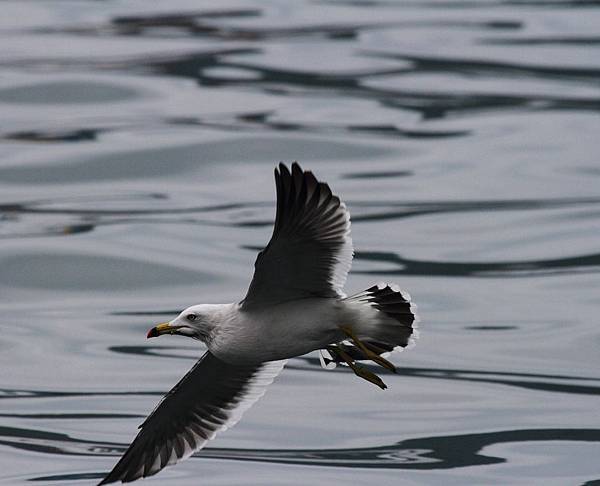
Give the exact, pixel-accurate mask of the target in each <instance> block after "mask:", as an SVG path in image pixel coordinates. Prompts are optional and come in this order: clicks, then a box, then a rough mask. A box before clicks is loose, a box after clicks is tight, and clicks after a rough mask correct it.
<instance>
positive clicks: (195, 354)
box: [108, 345, 206, 360]
mask: <svg viewBox="0 0 600 486" xmlns="http://www.w3.org/2000/svg"><path fill="white" fill-rule="evenodd" d="M108 350H109V351H112V352H113V353H119V354H130V355H137V356H155V357H158V358H171V359H173V358H174V359H187V360H189V359H200V356H201V355H202V354H203V353H204V352H205V351H206V349H205V348H204V347H202V346H200V345H199V346H195V347H189V346H183V347H181V346H178V347H176V346H148V345H142V346H110V347H109V348H108ZM171 350H176V351H175V352H169V351H171ZM182 351H183V352H186V351H189V352H190V353H191V354H192V356H190V355H184V354H182Z"/></svg>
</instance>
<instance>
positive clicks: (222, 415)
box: [100, 352, 285, 484]
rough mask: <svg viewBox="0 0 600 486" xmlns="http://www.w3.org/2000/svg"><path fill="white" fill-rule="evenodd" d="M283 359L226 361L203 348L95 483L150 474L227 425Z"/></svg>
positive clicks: (271, 377) (262, 388) (279, 367)
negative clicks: (246, 362) (242, 362)
mask: <svg viewBox="0 0 600 486" xmlns="http://www.w3.org/2000/svg"><path fill="white" fill-rule="evenodd" d="M284 365H285V361H272V362H269V363H262V364H258V365H245V366H238V365H230V364H227V363H225V362H223V361H221V360H219V359H218V358H216V357H215V356H213V355H212V354H211V353H209V352H207V353H206V354H205V355H204V356H203V357H202V358H201V359H200V360H199V361H198V362H197V363H196V364H195V365H194V367H193V368H192V369H191V370H190V371H189V372H188V373H187V374H186V375H185V376H184V377H183V378H182V379H181V381H180V382H179V383H177V385H175V387H173V389H172V390H171V391H170V392H169V393H167V395H165V397H164V398H163V399H162V401H161V402H160V403H159V404H158V406H157V407H156V408H155V410H154V411H153V412H152V413H151V414H150V415H149V416H148V418H146V420H145V421H144V422H143V423H142V425H140V429H141V430H140V432H139V433H138V435H137V437H136V438H135V439H134V441H133V442H132V443H131V445H130V446H129V448H128V449H127V451H126V452H125V454H123V457H121V459H120V460H119V462H118V463H117V464H116V466H115V467H114V468H113V470H112V471H111V472H110V473H109V474H108V475H107V476H106V477H105V478H104V479H103V480H102V482H101V483H100V484H109V483H114V482H116V481H122V482H124V483H126V482H130V481H135V480H136V479H139V478H142V477H147V476H152V475H153V474H156V473H157V472H158V471H160V470H161V469H163V468H164V467H166V466H170V465H172V464H175V463H176V462H178V461H179V460H182V459H185V458H186V457H189V456H190V455H192V454H193V453H194V451H197V450H198V449H201V448H202V447H204V445H205V444H206V442H208V440H210V439H212V438H213V437H214V436H215V435H216V434H217V432H219V431H221V430H225V429H227V428H229V427H232V426H233V425H234V424H235V423H236V422H237V421H238V420H239V419H240V418H241V416H242V414H243V413H244V411H246V410H247V409H248V408H250V406H251V405H252V404H253V403H254V402H256V400H258V399H259V398H260V397H261V396H262V395H263V394H264V393H265V391H266V388H267V386H268V385H269V384H270V383H271V382H272V381H273V380H274V378H275V376H277V375H278V374H279V372H280V371H281V370H282V369H283V366H284Z"/></svg>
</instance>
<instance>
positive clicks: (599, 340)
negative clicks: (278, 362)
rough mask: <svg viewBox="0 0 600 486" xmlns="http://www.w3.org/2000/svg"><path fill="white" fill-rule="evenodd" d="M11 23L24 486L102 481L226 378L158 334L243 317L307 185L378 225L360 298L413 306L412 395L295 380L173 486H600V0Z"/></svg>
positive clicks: (13, 430) (14, 292) (4, 387)
mask: <svg viewBox="0 0 600 486" xmlns="http://www.w3.org/2000/svg"><path fill="white" fill-rule="evenodd" d="M3 13H4V15H3V16H2V17H1V18H0V36H1V38H2V42H0V69H1V70H2V76H1V77H0V110H1V112H2V120H3V123H2V125H1V126H0V151H1V154H2V157H0V241H2V245H0V312H1V313H2V316H3V326H4V328H3V329H4V332H2V333H1V337H0V350H1V351H2V352H1V353H0V366H1V367H2V369H3V370H5V373H4V374H3V380H2V383H1V384H0V385H1V389H0V402H1V403H2V404H3V407H2V410H0V422H1V425H0V449H1V450H2V455H0V464H1V465H2V468H0V469H1V471H2V473H0V482H5V483H6V484H21V483H25V482H29V481H35V482H41V483H47V484H70V483H73V484H74V483H78V484H79V483H82V484H93V483H94V482H95V481H97V480H98V479H99V478H101V477H103V475H104V474H105V472H106V471H107V470H108V468H109V467H111V466H112V465H113V463H114V461H115V458H116V457H117V456H118V455H119V454H121V453H122V452H123V450H124V448H125V447H126V445H127V444H128V443H129V441H130V440H131V439H132V436H133V434H134V432H135V427H136V425H137V424H139V423H140V422H141V421H142V420H143V417H144V416H145V414H146V413H147V412H148V411H150V410H151V409H152V407H153V406H154V404H155V403H156V401H157V400H158V399H159V397H160V396H162V394H163V393H164V392H166V391H167V390H168V389H169V387H170V386H171V385H172V384H173V383H174V382H175V381H176V379H177V378H178V377H179V376H181V375H183V373H184V372H185V371H186V369H187V368H189V366H191V363H193V361H194V359H197V357H198V356H199V355H200V354H201V353H202V349H201V348H200V347H198V346H197V345H195V344H194V343H191V342H189V341H185V340H182V339H181V338H180V339H177V338H170V337H165V338H164V341H159V342H158V343H152V345H148V344H147V343H146V342H145V339H144V336H145V330H147V328H148V327H150V326H151V325H154V324H155V323H156V322H160V321H163V320H165V319H168V318H169V317H170V316H173V315H175V314H177V313H178V312H179V311H180V310H181V309H182V308H184V307H186V306H187V305H190V304H192V303H197V302H226V301H233V300H235V299H240V298H241V297H242V295H243V294H244V292H245V288H246V286H247V283H248V281H249V279H250V274H251V271H252V263H253V260H254V258H255V254H256V251H258V250H259V249H261V248H262V246H263V245H264V244H265V243H266V241H267V239H268V237H269V235H270V232H271V224H272V221H273V216H274V204H273V200H274V187H273V182H272V170H273V167H274V165H275V164H276V163H277V162H278V161H280V160H283V161H292V160H295V159H298V160H299V161H300V162H301V163H302V164H303V166H305V167H307V168H310V169H312V170H313V171H314V172H315V173H317V175H318V176H319V177H321V178H323V179H326V180H327V181H329V182H330V183H331V185H332V187H333V188H334V189H335V191H336V192H338V193H339V194H340V195H341V196H342V197H343V199H344V200H345V201H346V202H347V204H348V206H349V208H350V210H351V212H352V219H353V238H354V241H355V245H356V258H355V264H354V267H353V271H352V273H351V275H350V278H349V281H348V291H349V292H353V291H355V290H359V289H361V288H366V287H367V286H369V285H371V284H372V282H373V281H374V280H377V279H386V280H388V279H389V280H392V281H397V282H398V283H399V284H400V285H401V286H403V287H406V288H408V289H410V291H411V293H412V295H413V297H414V300H415V301H416V302H418V304H419V307H420V314H422V316H423V333H422V338H421V339H420V341H419V344H418V346H417V347H416V348H415V349H414V350H411V351H409V352H406V353H402V354H399V355H398V356H396V357H395V361H396V363H397V364H398V369H399V373H398V375H390V374H387V375H386V381H387V382H389V385H390V388H389V389H388V390H387V391H386V392H385V393H378V392H377V391H374V390H372V389H371V388H370V387H369V385H368V384H365V385H363V384H362V383H359V382H358V380H356V379H355V377H354V376H353V375H352V373H350V372H348V370H347V369H344V368H338V369H336V370H334V371H323V370H321V369H320V368H319V365H318V359H317V358H316V357H313V356H307V357H303V358H298V359H294V360H292V361H291V362H290V363H289V366H288V367H287V368H286V372H285V373H284V374H283V375H282V376H281V377H280V378H279V379H278V380H277V382H276V383H275V384H274V385H273V386H272V387H271V389H270V391H269V393H267V395H266V396H265V398H264V399H263V400H262V401H261V403H260V404H259V405H257V406H256V407H254V408H253V409H252V410H251V411H250V412H249V413H248V414H247V416H246V418H245V420H243V421H242V422H241V423H240V424H239V425H238V426H237V427H236V428H235V429H233V430H231V431H228V433H227V434H223V435H222V436H220V437H219V439H218V441H215V442H214V443H211V444H210V447H209V448H207V449H205V450H202V451H200V452H199V453H197V454H196V455H195V458H194V460H191V461H188V462H186V463H183V464H181V465H180V466H178V467H177V468H176V469H172V470H170V469H169V470H167V471H164V472H163V473H162V474H161V476H159V477H158V479H157V481H167V482H169V484H181V485H190V484H197V478H198V474H203V475H204V476H206V477H207V478H209V479H210V481H214V484H227V485H232V484H240V485H241V484H244V485H246V484H261V485H265V484H272V485H277V486H281V485H282V484H298V483H297V478H303V480H304V482H305V483H307V484H308V483H312V484H332V483H341V482H349V483H360V482H373V481H377V482H378V483H380V484H382V485H395V484H399V482H400V481H405V482H406V484H515V485H524V484H537V483H541V482H544V483H547V484H548V485H554V484H556V485H559V484H560V485H562V484H590V485H591V484H595V482H597V481H598V478H600V469H599V468H598V465H597V457H598V450H599V447H600V430H599V429H597V428H596V425H597V418H598V417H597V412H596V410H597V403H596V402H597V396H598V395H600V375H599V374H598V368H599V354H598V349H599V346H600V334H599V332H600V331H599V329H600V327H599V326H598V320H597V316H598V306H599V305H600V298H599V297H598V290H599V289H600V280H598V273H599V271H598V270H599V269H600V253H599V252H598V248H599V246H600V239H599V235H600V217H599V216H600V206H599V204H600V192H599V188H600V185H599V181H598V176H599V175H600V171H599V170H598V167H597V165H598V164H597V160H596V159H597V157H596V152H597V149H596V147H597V137H598V133H600V132H599V130H600V122H599V119H598V116H597V112H598V111H599V109H600V84H599V83H598V80H599V79H600V63H599V60H600V55H599V48H600V37H599V36H598V32H597V31H598V25H599V23H600V9H599V8H598V4H597V2H592V1H545V0H491V1H487V2H475V1H427V2H400V3H398V2H390V1H387V0H366V1H365V0H319V1H316V2H305V1H300V2H294V3H288V2H277V1H275V2H269V3H258V2H253V1H252V0H242V1H241V2H235V3H232V2H229V1H225V2H222V3H220V4H219V6H218V8H215V6H214V5H209V4H207V3H206V2H200V3H198V2H195V1H194V2H192V1H189V0H176V1H174V2H169V4H168V5H167V4H166V3H155V4H151V5H150V4H144V5H143V7H142V6H141V4H136V3H131V2H113V3H110V4H108V3H106V2H75V3H73V2H66V1H56V2H50V3H48V2H42V1H31V2H11V1H9V2H4V3H3ZM7 330H8V331H7ZM223 461H227V463H226V464H227V467H226V468H224V467H223ZM540 464H542V465H543V467H541V466H540ZM398 470H401V471H398ZM163 474H164V475H163ZM333 474H335V476H333ZM399 478H401V480H400V479H399ZM211 484H213V483H212V482H211Z"/></svg>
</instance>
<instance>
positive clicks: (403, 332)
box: [99, 162, 418, 485]
mask: <svg viewBox="0 0 600 486" xmlns="http://www.w3.org/2000/svg"><path fill="white" fill-rule="evenodd" d="M275 183H276V188H277V212H276V216H275V226H274V229H273V235H272V236H271V240H270V241H269V243H268V245H267V246H266V248H264V249H263V250H262V251H261V252H260V253H259V254H258V257H257V259H256V263H255V265H254V277H253V278H252V281H251V283H250V287H249V289H248V293H247V294H246V297H244V299H243V300H242V301H241V302H236V303H231V304H200V305H193V306H191V307H188V308H187V309H185V310H184V311H183V312H181V313H180V314H179V315H178V316H177V317H176V318H175V319H173V320H172V321H170V322H165V323H163V324H159V325H157V326H156V327H153V328H152V329H150V331H149V332H148V336H147V337H148V338H153V337H156V336H161V335H163V334H176V335H180V336H187V337H191V338H193V339H197V340H199V341H202V342H203V343H204V344H205V345H206V347H207V348H208V350H207V351H206V352H205V354H204V355H203V356H202V357H201V358H200V360H199V361H198V362H197V363H196V364H195V365H194V367H193V368H192V369H191V370H190V371H189V372H188V373H187V374H186V375H185V376H184V377H183V378H182V379H181V381H179V383H177V385H175V387H174V388H173V389H172V390H171V391H169V392H168V393H167V394H166V395H165V396H164V397H163V399H162V400H161V401H160V403H159V404H158V406H157V407H156V408H155V409H154V411H153V412H152V413H151V414H150V415H149V416H148V417H147V418H146V420H145V421H144V422H143V423H142V424H141V425H140V427H139V428H140V429H141V430H140V431H139V433H138V435H137V437H136V438H135V439H134V441H133V442H132V443H131V445H130V446H129V448H128V449H127V451H126V452H125V454H123V456H122V457H121V459H120V460H119V462H118V463H117V464H116V465H115V467H114V468H113V470H112V471H111V472H110V473H109V474H108V475H107V476H106V477H105V478H104V479H103V480H102V481H101V482H100V483H99V485H102V484H109V483H114V482H117V481H121V482H124V483H125V482H130V481H135V480H136V479H139V478H144V477H147V476H152V475H154V474H156V473H157V472H159V471H160V470H162V469H163V468H164V467H166V466H170V465H173V464H175V463H176V462H178V461H180V460H182V459H185V458H187V457H189V456H190V455H191V454H192V453H194V452H195V451H197V450H199V449H201V448H202V447H204V446H205V445H206V443H207V442H208V441H209V440H210V439H212V438H213V437H214V436H215V435H216V434H217V433H218V432H220V431H222V430H225V429H227V428H229V427H231V426H233V425H234V424H235V423H237V422H238V421H239V420H240V418H241V416H242V414H243V413H244V412H245V411H246V410H247V409H248V408H250V406H252V405H253V404H254V402H256V401H257V400H258V399H259V398H260V397H261V396H262V395H263V394H264V393H265V391H266V388H267V386H268V385H270V384H271V383H272V382H273V380H274V379H275V377H276V376H277V375H278V374H279V373H280V372H281V370H282V369H283V367H284V365H285V363H286V360H287V359H289V358H293V357H296V356H301V355H304V354H307V353H309V352H312V351H318V352H319V359H320V362H321V365H322V367H323V368H326V369H332V368H335V367H336V365H338V364H342V365H345V366H347V367H349V368H350V369H351V370H352V371H353V372H354V373H355V374H356V375H357V376H358V377H360V378H362V379H364V380H366V381H368V382H370V383H373V384H374V385H376V386H378V387H379V388H381V389H385V388H386V385H385V383H384V382H383V380H382V379H381V378H380V377H379V376H378V375H376V374H375V373H374V372H373V371H371V370H369V369H367V368H365V367H363V366H361V365H360V364H358V363H357V362H358V361H373V362H374V363H375V364H377V365H379V366H381V367H383V368H385V369H387V370H389V371H391V372H396V368H395V366H394V365H393V364H392V363H391V362H390V361H388V360H387V359H386V357H387V356H388V355H389V353H391V352H392V351H394V350H401V349H403V348H406V347H408V346H409V345H411V344H413V343H414V340H415V338H416V336H417V329H416V327H417V322H418V319H417V316H416V313H415V310H416V307H415V305H414V304H413V303H412V302H411V299H410V296H409V294H408V293H407V292H405V291H403V290H401V289H400V288H399V287H397V286H396V285H393V284H386V283H380V284H377V285H373V286H372V287H370V288H368V289H367V290H364V291H362V292H359V293H357V294H354V295H351V296H349V297H347V296H346V295H345V294H344V293H343V287H344V284H345V281H346V276H347V274H348V271H349V270H350V265H351V263H352V257H353V254H354V250H353V247H352V240H351V238H350V214H349V212H348V210H347V208H346V205H345V204H344V203H343V202H342V201H341V200H340V198H339V197H337V196H335V195H333V194H332V192H331V189H330V188H329V186H328V184H326V183H325V182H319V181H318V180H317V179H316V178H315V176H314V175H313V174H312V172H310V171H304V170H302V169H301V168H300V166H299V165H298V163H296V162H294V163H293V164H292V166H291V170H290V169H288V168H287V167H286V165H284V164H283V163H280V164H279V166H278V167H276V168H275Z"/></svg>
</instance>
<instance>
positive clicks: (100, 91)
mask: <svg viewBox="0 0 600 486" xmlns="http://www.w3.org/2000/svg"><path fill="white" fill-rule="evenodd" d="M138 96H139V93H138V92H137V91H136V90H134V89H132V88H129V87H126V86H120V85H117V84H110V83H100V82H98V81H55V82H46V83H38V84H31V85H25V86H15V87H10V88H2V89H0V102H4V103H25V104H56V105H65V104H93V103H110V102H116V101H124V100H130V99H132V98H136V97H138Z"/></svg>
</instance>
